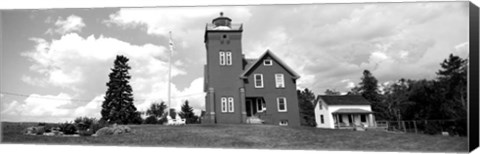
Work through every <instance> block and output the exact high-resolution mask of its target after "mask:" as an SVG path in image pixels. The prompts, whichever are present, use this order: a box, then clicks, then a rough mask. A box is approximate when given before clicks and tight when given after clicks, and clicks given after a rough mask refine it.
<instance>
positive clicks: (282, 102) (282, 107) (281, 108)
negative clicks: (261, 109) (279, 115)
mask: <svg viewBox="0 0 480 154" xmlns="http://www.w3.org/2000/svg"><path fill="white" fill-rule="evenodd" d="M277 105H278V112H287V99H286V98H285V97H278V98H277Z"/></svg>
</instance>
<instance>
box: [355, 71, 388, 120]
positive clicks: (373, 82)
mask: <svg viewBox="0 0 480 154" xmlns="http://www.w3.org/2000/svg"><path fill="white" fill-rule="evenodd" d="M360 80H361V81H360V83H359V86H358V87H354V88H353V89H352V93H351V94H358V93H359V94H361V95H362V96H363V97H364V98H365V99H366V100H368V101H370V102H371V103H372V110H373V111H374V112H376V113H377V114H376V115H375V117H376V118H377V119H387V117H388V115H387V113H386V112H387V111H386V106H385V105H384V104H382V103H381V100H382V99H381V95H380V93H379V90H378V80H377V79H376V78H375V77H374V76H373V75H372V73H370V71H369V70H364V71H363V76H362V78H361V79H360Z"/></svg>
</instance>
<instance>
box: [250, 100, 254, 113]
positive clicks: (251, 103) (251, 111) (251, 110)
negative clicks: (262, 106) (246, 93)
mask: <svg viewBox="0 0 480 154" xmlns="http://www.w3.org/2000/svg"><path fill="white" fill-rule="evenodd" d="M253 102H255V101H253V100H252V101H250V117H253V108H255V106H253Z"/></svg>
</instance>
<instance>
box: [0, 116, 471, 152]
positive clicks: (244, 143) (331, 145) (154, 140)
mask: <svg viewBox="0 0 480 154" xmlns="http://www.w3.org/2000/svg"><path fill="white" fill-rule="evenodd" d="M28 125H33V124H19V123H6V122H3V123H2V143H22V144H24V143H35V144H73V145H130V146H132V145H133V146H161V147H197V148H200V147H208V148H212V147H213V148H252V149H302V150H362V151H415V152H418V151H429V152H467V149H468V145H467V140H468V139H467V138H466V137H450V136H439V135H437V136H432V135H424V134H410V133H408V134H395V133H388V132H380V131H364V132H360V131H351V130H329V129H318V128H309V127H281V126H273V125H187V126H161V125H131V126H129V127H130V128H132V130H133V133H131V134H123V135H117V136H101V137H58V136H27V135H23V134H22V130H23V129H24V128H26V127H28Z"/></svg>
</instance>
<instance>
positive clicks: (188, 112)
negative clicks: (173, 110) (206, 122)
mask: <svg viewBox="0 0 480 154" xmlns="http://www.w3.org/2000/svg"><path fill="white" fill-rule="evenodd" d="M178 115H179V116H180V117H182V118H184V119H185V120H186V123H187V124H192V123H195V122H196V121H197V119H198V117H197V116H195V114H194V113H193V108H192V107H191V106H190V105H188V100H186V101H185V103H184V104H183V105H182V108H181V112H180V113H179V114H178Z"/></svg>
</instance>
